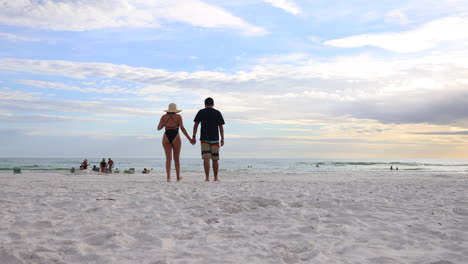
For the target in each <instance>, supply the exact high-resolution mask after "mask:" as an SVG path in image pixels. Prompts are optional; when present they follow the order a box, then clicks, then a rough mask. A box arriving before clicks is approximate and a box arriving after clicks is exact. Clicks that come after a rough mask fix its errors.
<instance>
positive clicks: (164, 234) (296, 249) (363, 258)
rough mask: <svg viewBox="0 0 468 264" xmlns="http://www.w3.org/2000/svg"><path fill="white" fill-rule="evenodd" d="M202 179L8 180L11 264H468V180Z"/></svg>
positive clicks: (3, 235)
mask: <svg viewBox="0 0 468 264" xmlns="http://www.w3.org/2000/svg"><path fill="white" fill-rule="evenodd" d="M202 179H203V176H202V175H201V174H199V175H185V178H184V182H182V183H176V182H172V183H169V184H168V183H166V182H164V175H163V174H152V175H151V174H150V175H142V174H135V175H123V174H120V175H110V176H108V175H93V174H89V175H74V176H71V175H57V174H55V175H54V174H37V173H36V174H28V173H26V174H21V175H12V174H5V173H3V174H0V195H1V196H0V263H2V264H7V263H383V264H385V263H428V264H429V263H432V264H435V263H437V264H449V263H460V264H461V263H468V195H467V194H468V176H467V175H463V174H455V173H453V174H450V173H444V174H438V173H422V172H418V173H413V172H392V173H390V172H383V173H380V174H378V175H377V174H376V173H363V172H354V173H330V174H320V175H314V174H305V175H297V174H296V175H246V174H245V175H243V176H240V175H235V174H224V175H222V176H221V179H222V180H223V181H222V182H220V183H213V182H210V183H205V182H203V181H202ZM286 179H288V180H286Z"/></svg>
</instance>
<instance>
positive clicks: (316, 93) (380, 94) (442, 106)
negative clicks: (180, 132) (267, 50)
mask: <svg viewBox="0 0 468 264" xmlns="http://www.w3.org/2000/svg"><path fill="white" fill-rule="evenodd" d="M467 57H468V49H466V48H461V49H458V50H448V51H444V52H431V53H429V54H426V55H421V54H414V55H412V54H405V55H398V56H395V57H393V58H388V57H383V58H379V57H375V56H372V55H369V54H363V55H357V56H341V57H336V58H334V59H330V60H316V59H313V58H311V57H307V56H306V54H300V55H298V56H291V54H286V55H284V56H281V55H277V56H273V59H277V61H272V60H270V61H264V60H262V61H261V62H262V63H261V64H257V65H255V66H252V67H251V68H250V69H248V70H245V71H239V72H235V73H222V72H216V71H199V72H171V71H167V70H161V69H151V68H143V67H130V66H127V65H114V64H109V63H84V62H70V61H39V60H20V59H0V69H3V70H10V71H24V72H31V73H39V74H48V75H58V76H67V77H72V78H82V79H87V78H90V77H92V76H96V77H100V78H106V79H117V80H123V81H126V82H133V83H135V84H136V85H131V87H133V88H128V91H127V92H128V93H129V94H133V95H135V96H146V98H149V99H151V98H153V96H155V99H156V100H155V101H160V100H159V99H161V98H169V99H171V98H177V100H181V102H183V103H185V104H188V105H193V104H197V103H199V102H201V99H202V98H204V97H207V96H212V97H214V98H215V99H216V102H217V105H220V106H222V109H226V112H227V115H228V117H229V118H230V119H231V120H237V121H236V122H241V121H239V120H245V119H249V120H252V117H251V116H249V114H250V113H252V112H255V113H256V117H257V119H255V121H256V122H259V123H261V122H266V123H274V122H279V123H281V122H282V124H290V123H288V122H292V123H291V124H317V122H318V121H317V118H315V117H314V116H313V115H311V114H320V115H322V116H324V117H326V118H330V117H333V116H343V115H348V116H354V117H358V118H371V119H375V120H380V121H382V122H385V123H424V122H428V123H438V124H442V123H444V124H448V123H453V122H457V121H459V120H462V119H467V118H468V115H467V113H468V109H467V107H468V102H466V101H465V100H464V99H463V98H468V95H467V94H466V91H465V90H466V89H465V90H464V89H463V88H464V87H465V86H466V83H465V82H466V76H468V61H467V60H466V59H465V58H467ZM288 61H289V62H288ZM428 76H430V77H428ZM79 82H82V81H81V80H80V81H79ZM30 83H31V84H39V85H44V87H47V85H53V86H55V87H57V88H66V89H68V88H70V87H67V86H65V87H62V86H61V85H59V84H54V83H52V84H49V83H44V82H43V81H40V82H37V81H34V82H30ZM141 84H144V85H141ZM138 86H143V88H137V87H138ZM72 87H74V86H72ZM73 89H75V88H73ZM79 89H82V88H79ZM167 90H169V91H170V90H172V91H174V94H173V95H174V96H170V95H168V94H167V93H166V92H165V91H167ZM161 95H163V96H161ZM441 95H444V96H441ZM0 102H1V100H0ZM454 102H457V103H456V104H454ZM178 103H179V102H178ZM4 104H8V102H4ZM54 104H56V103H54ZM67 104H71V105H72V106H73V107H74V108H78V109H81V108H90V109H96V110H95V111H98V112H102V110H101V109H102V108H103V107H105V109H106V112H112V111H114V110H112V109H110V108H109V106H106V105H101V104H96V102H94V103H93V102H88V103H83V104H86V105H76V103H73V102H72V103H70V102H68V103H67ZM29 105H31V104H29ZM45 105H46V104H39V103H37V104H34V107H37V108H38V109H44V107H45ZM291 106H294V109H295V111H296V112H298V113H300V117H301V118H300V119H294V120H290V119H291V114H290V112H288V111H285V109H288V108H290V107H291ZM12 107H18V104H13V106H12ZM41 107H42V108H41ZM60 107H62V108H63V107H65V106H62V105H61V106H60ZM60 107H58V108H56V109H62V108H60ZM126 107H127V108H126V109H117V110H115V111H116V112H117V113H120V114H122V115H124V114H127V115H138V114H141V115H149V114H153V113H157V112H158V111H156V112H151V111H149V112H143V113H138V112H134V111H133V109H132V107H131V106H126ZM163 107H165V106H163ZM65 109H68V110H67V111H73V108H65ZM148 110H151V109H145V111H148ZM80 111H81V110H80ZM93 111H94V110H93ZM184 113H186V112H184ZM262 120H263V121H262Z"/></svg>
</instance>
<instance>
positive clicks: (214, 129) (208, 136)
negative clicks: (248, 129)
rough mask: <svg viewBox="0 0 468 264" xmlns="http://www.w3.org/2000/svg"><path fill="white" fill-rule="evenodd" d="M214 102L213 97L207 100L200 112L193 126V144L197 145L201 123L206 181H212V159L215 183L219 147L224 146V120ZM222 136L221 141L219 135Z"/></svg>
mask: <svg viewBox="0 0 468 264" xmlns="http://www.w3.org/2000/svg"><path fill="white" fill-rule="evenodd" d="M213 106H214V100H213V98H211V97H208V98H206V99H205V108H204V109H201V110H200V111H198V113H197V115H196V116H195V119H194V120H193V121H194V122H195V124H194V125H193V138H192V142H193V144H195V142H196V139H195V138H196V136H197V129H198V125H199V124H200V123H201V129H200V131H201V133H200V145H201V154H202V159H203V168H204V169H205V181H210V159H211V160H212V163H213V174H214V181H219V179H218V169H219V164H218V160H219V147H220V146H221V147H222V146H224V127H223V125H224V119H223V115H222V114H221V112H220V111H218V110H216V109H214V108H213ZM220 134H221V140H220V139H219V135H220Z"/></svg>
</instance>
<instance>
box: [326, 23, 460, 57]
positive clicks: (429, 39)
mask: <svg viewBox="0 0 468 264" xmlns="http://www.w3.org/2000/svg"><path fill="white" fill-rule="evenodd" d="M467 28H468V17H466V16H452V17H446V18H441V19H438V20H435V21H432V22H429V23H426V24H424V25H422V26H420V27H419V28H417V29H414V30H409V31H403V32H391V33H381V34H364V35H357V36H351V37H346V38H341V39H334V40H328V41H326V42H324V44H325V45H329V46H334V47H340V48H357V47H364V46H375V47H379V48H383V49H386V50H391V51H394V52H401V53H406V52H418V51H423V50H428V49H432V48H434V47H436V46H437V45H439V44H441V43H444V42H456V41H458V42H461V43H462V44H463V42H466V41H468V30H466V29H467Z"/></svg>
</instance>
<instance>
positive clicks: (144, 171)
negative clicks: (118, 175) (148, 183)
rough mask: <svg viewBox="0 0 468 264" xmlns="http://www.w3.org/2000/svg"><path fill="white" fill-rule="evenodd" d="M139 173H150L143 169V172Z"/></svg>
mask: <svg viewBox="0 0 468 264" xmlns="http://www.w3.org/2000/svg"><path fill="white" fill-rule="evenodd" d="M141 173H150V170H148V169H146V168H144V169H143V171H142V172H141Z"/></svg>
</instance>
